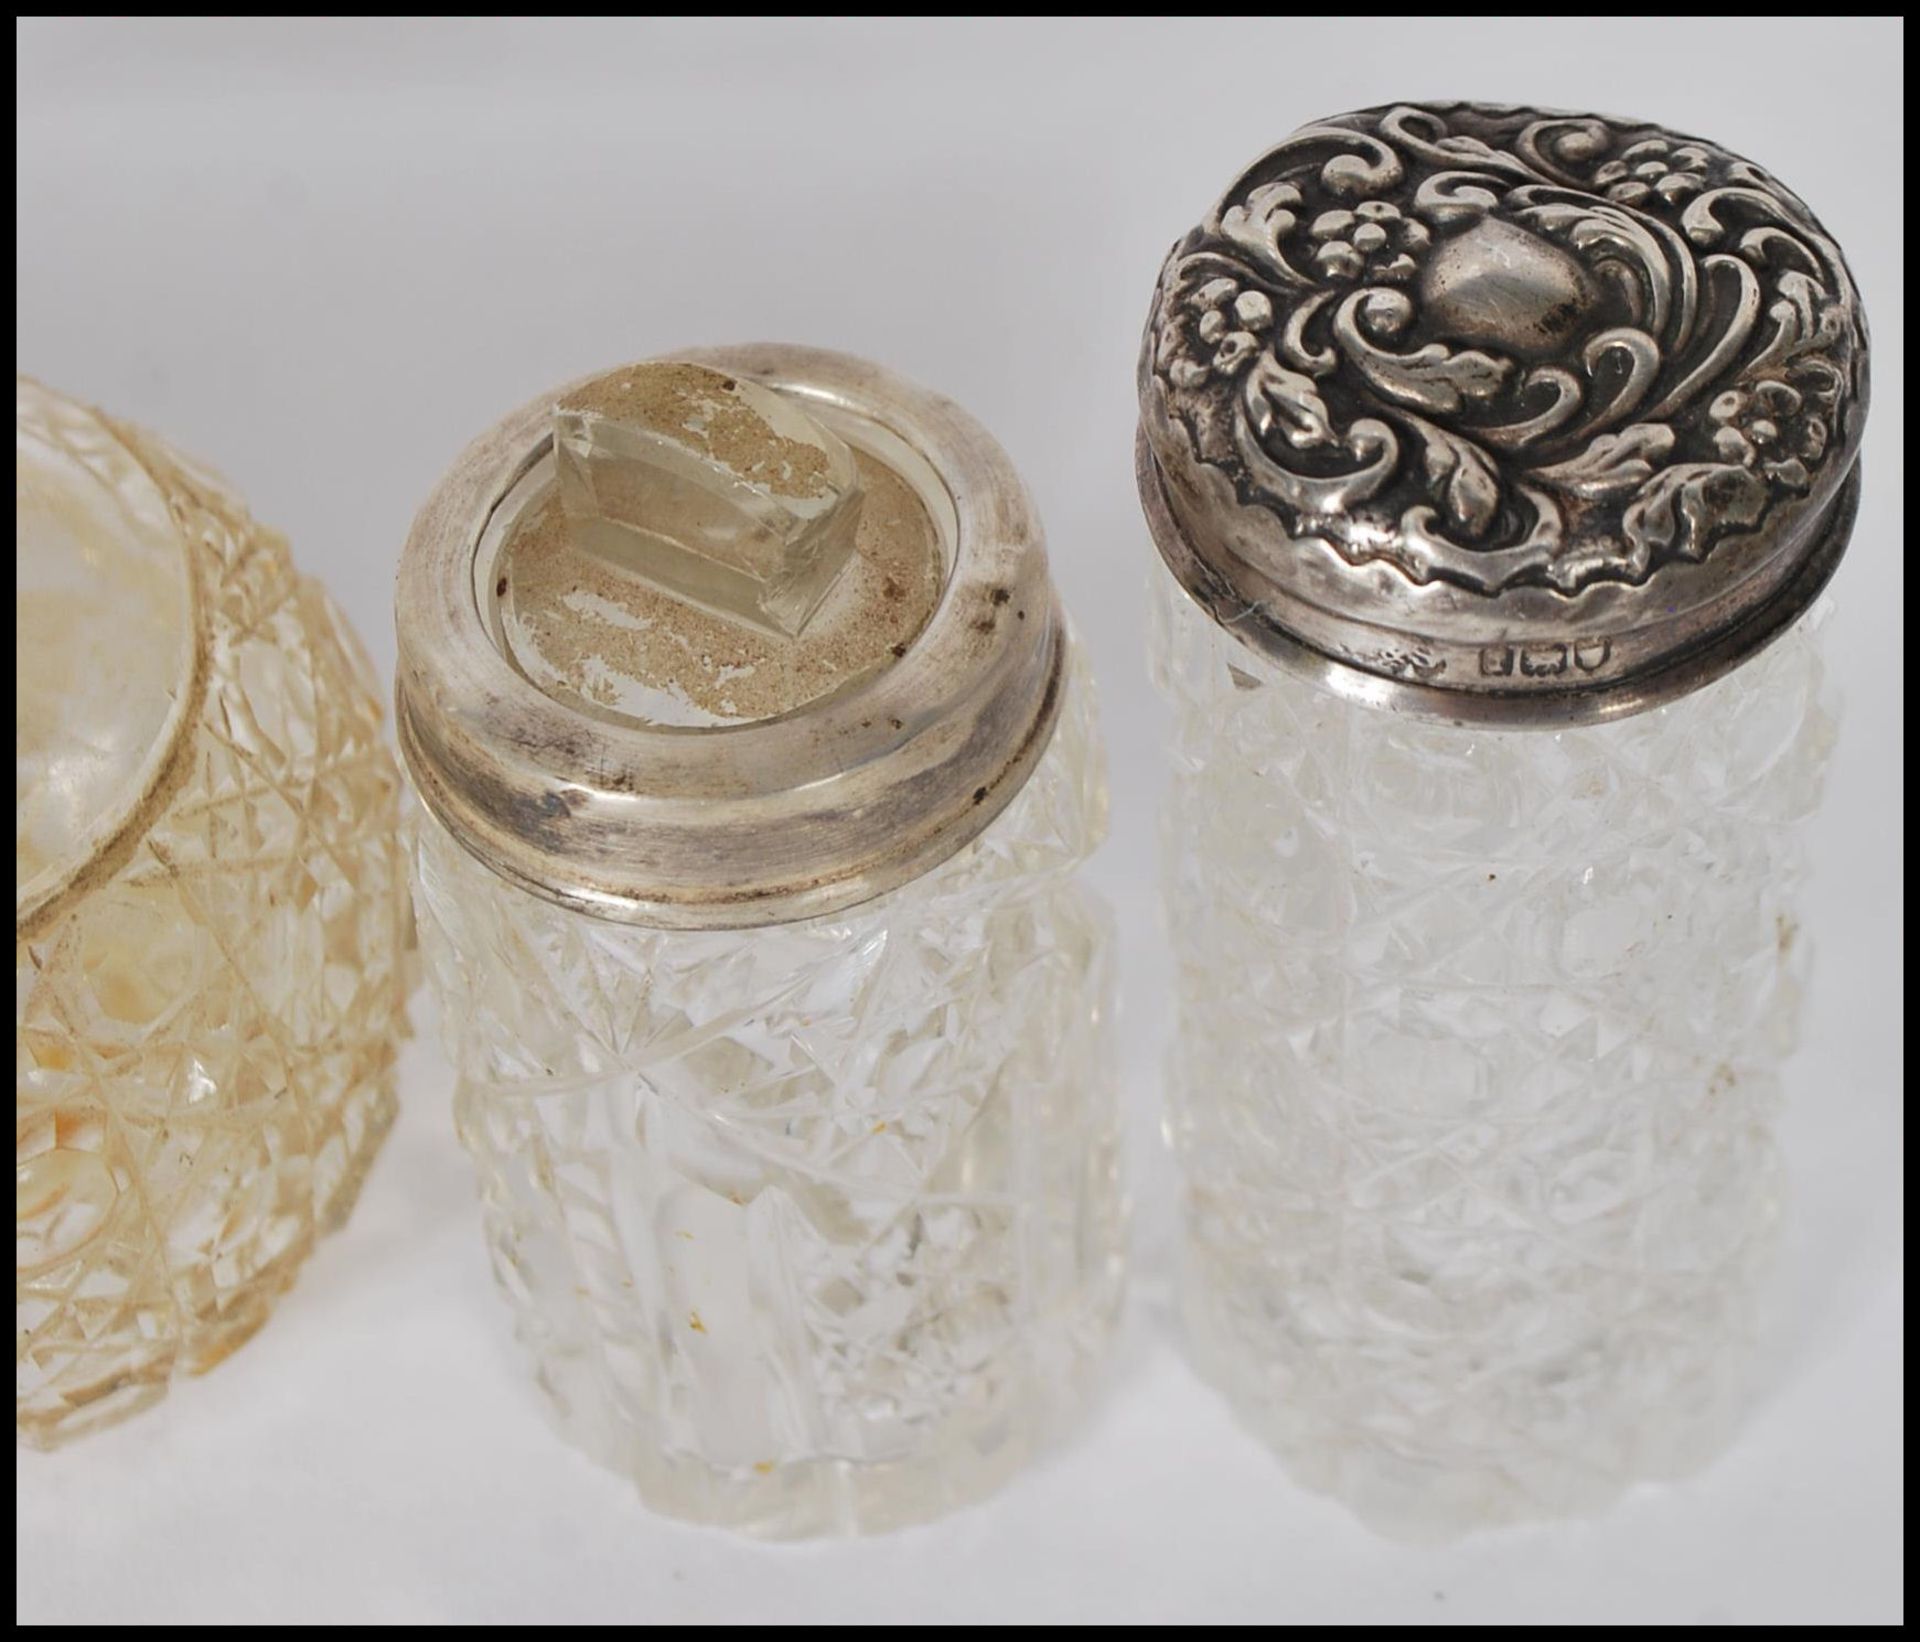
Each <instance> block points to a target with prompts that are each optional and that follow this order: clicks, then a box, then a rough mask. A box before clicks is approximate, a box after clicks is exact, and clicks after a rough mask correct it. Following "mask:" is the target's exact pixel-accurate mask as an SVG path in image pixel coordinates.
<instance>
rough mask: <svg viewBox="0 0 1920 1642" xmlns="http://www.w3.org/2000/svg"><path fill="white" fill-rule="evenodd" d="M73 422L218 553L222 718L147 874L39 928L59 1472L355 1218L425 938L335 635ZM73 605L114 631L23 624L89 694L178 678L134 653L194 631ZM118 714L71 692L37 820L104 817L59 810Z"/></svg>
mask: <svg viewBox="0 0 1920 1642" xmlns="http://www.w3.org/2000/svg"><path fill="white" fill-rule="evenodd" d="M23 404H24V395H23ZM69 413H70V417H69V419H70V420H71V421H73V422H74V423H75V424H76V425H79V424H85V429H84V430H83V431H84V432H85V436H86V437H87V438H88V439H89V440H91V441H92V444H91V445H90V446H89V449H90V454H91V460H92V464H93V468H94V471H95V473H96V475H97V476H99V477H102V478H104V477H107V476H110V475H113V474H118V475H119V476H121V477H123V478H124V479H125V481H126V482H127V483H128V484H129V485H144V486H146V487H147V488H149V489H150V488H151V487H152V484H153V482H154V480H155V479H157V480H158V481H159V482H160V483H162V484H163V485H164V487H165V488H166V491H167V495H166V497H165V502H164V504H163V512H162V517H171V518H173V519H177V520H178V521H179V530H180V534H181V536H182V537H183V538H184V542H183V543H181V544H177V545H176V551H178V552H180V553H182V554H185V553H187V552H191V553H192V554H194V555H195V576H196V578H197V581H198V584H199V592H198V596H197V599H196V600H195V601H194V602H193V604H192V606H191V608H190V611H189V614H188V616H187V618H186V621H185V624H184V627H185V630H186V631H187V632H188V633H189V635H190V639H191V642H190V644H189V650H190V651H191V649H192V648H193V647H194V646H195V645H197V646H201V647H203V650H202V654H201V658H200V665H201V666H203V668H204V674H205V681H206V682H205V688H204V695H203V696H201V697H200V698H199V699H198V701H197V702H195V701H192V700H190V699H188V697H187V696H186V695H185V693H184V687H183V686H179V685H176V686H175V687H174V689H175V694H174V696H173V697H172V699H174V700H176V701H179V702H184V704H185V705H186V706H191V707H192V708H193V711H192V712H191V713H183V720H182V723H181V726H180V735H181V737H182V739H181V740H180V741H179V742H177V743H173V744H170V745H169V747H167V748H163V749H161V751H162V753H164V754H165V758H164V760H163V762H164V763H165V764H166V765H167V770H166V772H165V774H164V777H163V779H161V780H159V781H158V783H157V784H156V785H155V786H154V787H153V788H152V790H151V791H149V792H147V793H146V794H145V796H144V798H143V797H141V793H140V788H139V786H138V785H137V784H136V785H135V786H134V787H133V789H132V792H133V797H134V798H135V799H136V800H138V801H139V802H138V804H137V805H136V806H135V807H134V808H133V809H132V810H131V811H130V813H129V817H128V821H129V829H130V830H126V831H123V832H122V834H121V837H122V838H123V839H124V840H125V848H126V853H125V858H124V859H104V858H103V857H101V856H98V855H96V856H93V857H90V858H87V859H85V860H83V861H82V862H81V863H80V870H81V875H80V876H79V877H78V878H76V879H75V880H74V883H75V886H76V887H77V888H78V890H79V891H80V893H79V894H78V896H77V899H76V898H69V899H67V900H65V901H62V902H61V903H59V904H58V905H57V906H56V907H54V908H53V909H52V913H51V915H50V916H47V917H43V918H38V919H35V920H31V921H30V922H28V923H27V924H24V925H21V926H20V927H19V928H18V930H17V935H18V939H17V944H16V950H15V981H16V991H17V998H18V1005H17V1008H18V1012H17V1015H16V1017H15V1027H16V1045H15V1063H16V1072H15V1078H16V1083H15V1088H16V1104H15V1128H16V1152H15V1161H16V1176H17V1225H16V1233H17V1255H16V1293H15V1302H16V1307H15V1309H16V1329H17V1352H18V1356H17V1374H16V1416H17V1423H18V1427H19V1432H20V1436H21V1438H22V1439H23V1440H24V1441H27V1442H30V1443H34V1444H37V1445H41V1446H45V1445H49V1444H52V1443H54V1442H58V1441H61V1440H64V1439H65V1438H67V1437H70V1436H73V1435H75V1434H77V1433H79V1432H81V1431H84V1430H87V1429H90V1428H92V1427H94V1426H97V1425H99V1424H102V1423H104V1422H105V1421H107V1420H110V1419H115V1418H118V1417H119V1416H121V1415H123V1414H126V1413H129V1412H131V1411H132V1410H134V1409H136V1408H139V1407H141V1406H143V1405H144V1404H146V1403H149V1402H151V1401H153V1400H154V1399H155V1398H157V1397H159V1396H160V1395H161V1394H162V1393H163V1392H164V1391H165V1389H166V1387H167V1385H168V1383H169V1381H170V1380H171V1378H172V1377H173V1375H174V1374H176V1373H181V1372H187V1373H197V1372H199V1371H200V1370H202V1369H205V1368H208V1367H210V1366H211V1365H212V1364H214V1363H217V1362H219V1361H220V1360H221V1359H222V1358H223V1357H225V1356H226V1355H227V1354H228V1353H229V1352H231V1351H232V1350H233V1349H234V1348H235V1347H236V1346H238V1345H239V1344H240V1343H241V1342H242V1341H244V1340H245V1339H246V1338H247V1337H248V1336H249V1335H251V1334H252V1333H253V1331H254V1330H255V1329H256V1328H258V1327H259V1326H260V1324H261V1322H262V1321H263V1320H264V1319H265V1317H266V1315H267V1313H268V1311H269V1309H270V1308H271V1306H272V1304H273V1301H274V1300H275V1298H276V1297H277V1296H278V1295H279V1294H280V1293H281V1292H282V1291H283V1290H284V1289H285V1288H286V1287H287V1285H288V1284H289V1283H290V1282H291V1281H292V1280H293V1278H294V1276H295V1274H296V1273H297V1271H298V1269H299V1267H300V1264H301V1262H302V1261H303V1260H304V1259H305V1258H306V1256H307V1254H308V1252H309V1251H310V1249H311V1248H312V1246H313V1242H314V1239H315V1237H316V1236H317V1235H318V1234H320V1233H322V1232H325V1231H327V1230H330V1229H331V1228H333V1227H334V1226H337V1225H338V1224H339V1223H340V1222H341V1221H342V1220H343V1219H344V1218H345V1217H346V1215H347V1212H348V1211H349V1209H350V1208H351V1207H352V1204H353V1201H354V1198H355V1197H356V1195H357V1194H358V1192H359V1190H360V1185H361V1181H362V1179H363V1178H364V1176H365V1174H366V1171H367V1168H368V1165H369V1163H370V1162H371V1160H372V1157H373V1155H374V1153H375V1151H376V1150H377V1149H378V1147H379V1144H380V1140H381V1138H382V1136H383V1135H384V1134H385V1133H386V1130H387V1128H388V1126H389V1125H390V1124H391V1122H392V1119H393V1112H394V1096H393V1058H394V1049H395V1044H396V1041H397V1040H398V1038H399V1037H400V1036H401V1035H402V1033H403V1032H404V1029H405V991H406V988H405V984H404V983H405V979H406V976H405V969H406V962H407V939H408V928H409V917H408V909H407V902H406V894H405V864H404V858H403V855H402V851H401V847H400V843H399V838H398V830H397V825H396V823H397V820H398V814H399V803H400V782H399V772H398V770H397V769H396V767H395V765H394V762H393V758H392V755H391V754H390V753H389V752H388V750H387V748H386V745H385V743H384V742H383V740H382V738H381V730H380V698H379V693H378V688H377V686H376V684H375V682H374V680H373V677H372V674H371V669H370V668H369V667H368V665H367V663H366V661H365V658H364V656H363V655H362V654H361V652H360V650H359V647H358V645H357V643H356V642H355V640H354V639H353V637H352V635H351V634H350V633H349V632H348V631H347V630H346V627H345V625H344V623H343V622H342V620H341V618H340V616H339V613H338V611H337V610H336V609H335V608H334V606H333V605H332V604H331V602H330V601H329V600H328V599H327V597H326V595H325V593H323V592H322V591H321V590H320V588H319V587H318V586H317V585H316V584H314V583H313V582H310V581H306V580H304V579H303V578H301V577H300V576H299V575H298V573H297V572H296V571H295V570H294V567H293V565H292V562H291V560H290V558H289V556H288V553H287V549H286V544H285V542H283V541H282V540H280V539H279V538H278V537H276V536H274V535H272V534H271V533H270V532H267V531H264V530H262V529H261V528H260V527H259V526H257V525H256V524H254V522H253V521H252V520H250V519H248V518H247V516H246V514H245V512H244V511H243V510H242V509H241V508H240V506H239V504H238V503H237V502H236V501H235V500H234V499H233V498H232V497H231V496H229V495H227V494H226V493H225V492H224V491H222V490H219V489H218V488H216V487H215V486H214V485H213V483H212V482H211V481H208V480H204V479H202V478H200V477H197V476H192V475H189V474H188V473H186V472H185V471H184V470H182V469H180V468H177V467H175V466H174V465H173V463H172V461H171V459H170V458H169V457H168V455H167V453H165V452H164V451H162V450H160V449H159V447H157V446H153V445H150V444H148V443H147V442H145V441H140V445H139V449H140V456H141V463H144V467H142V466H141V465H139V464H136V463H135V461H134V460H133V458H132V457H131V456H129V455H128V454H127V450H126V448H125V447H123V446H121V445H120V444H119V443H118V442H117V438H116V437H115V436H112V435H109V434H108V432H107V431H106V429H105V428H104V425H103V424H100V423H98V422H97V421H95V420H94V419H92V418H91V417H89V416H87V415H86V413H83V412H80V411H79V409H78V407H62V408H61V410H60V411H59V414H60V415H62V416H68V415H69ZM24 416H25V412H24V411H23V419H24ZM86 430H90V431H86ZM24 437H25V436H24V433H23V441H24ZM76 437H78V435H76ZM136 437H137V436H134V435H127V438H128V439H129V440H132V439H135V438H136ZM109 458H111V459H112V463H111V464H110V462H109ZM112 464H117V465H112ZM149 473H150V474H151V475H152V476H153V477H151V478H149V477H148V474H149ZM23 505H24V504H23ZM168 510H170V512H169V511H168ZM20 545H21V552H22V554H23V556H24V555H27V554H29V553H39V552H42V551H45V552H50V553H58V554H59V555H61V556H62V557H61V562H60V564H58V565H51V566H36V567H33V569H32V571H31V574H30V572H29V567H28V566H27V565H26V564H25V563H24V561H23V565H22V570H21V579H22V582H23V585H31V586H32V587H33V588H36V589H44V588H50V587H55V586H57V585H59V584H60V583H61V581H62V578H65V579H66V580H67V581H69V582H75V581H84V580H85V579H86V577H87V576H88V575H102V576H112V575H117V574H118V573H119V572H118V570H117V568H115V567H116V564H117V560H116V554H115V552H114V550H113V549H112V547H111V544H109V543H106V542H103V541H101V540H99V539H98V538H94V537H90V538H86V539H82V538H81V537H79V536H74V535H68V536H64V537H63V536H58V535H55V534H52V533H46V532H40V533H30V532H26V531H24V530H23V533H22V537H21V544H20ZM76 608H78V609H83V610H84V609H88V608H95V609H97V608H98V605H97V604H96V605H93V606H89V605H86V604H75V603H74V601H73V600H72V599H71V598H69V599H67V600H66V601H65V602H64V603H61V602H45V603H35V604H34V606H33V613H32V615H31V617H30V616H29V613H28V603H27V601H26V600H24V599H23V602H22V620H23V622H24V621H27V620H29V619H33V620H36V621H38V622H39V623H40V624H41V630H40V631H39V632H38V633H37V634H36V635H35V642H36V645H37V647H38V648H40V649H42V650H47V649H58V650H61V651H62V653H63V654H64V656H65V657H66V660H67V663H68V664H69V665H70V666H73V667H74V668H76V669H77V670H82V671H84V670H86V669H90V668H102V669H120V670H122V671H124V672H125V673H126V674H128V675H129V676H132V677H134V678H136V679H138V678H143V677H151V676H154V675H155V674H156V673H159V672H164V671H166V668H165V667H164V666H162V665H160V664H158V663H156V662H155V660H154V658H153V657H151V656H143V655H140V654H137V653H136V652H137V651H138V650H139V649H140V647H141V646H142V645H144V644H146V643H149V642H159V643H162V644H166V645H171V644H173V643H174V642H175V641H176V638H177V634H176V632H175V631H174V630H173V629H171V628H168V627H165V626H163V625H161V624H157V623H156V624H150V625H149V626H143V625H142V624H141V623H139V622H133V621H109V622H107V623H106V625H105V626H100V625H97V624H96V623H94V622H92V621H83V622H81V623H79V624H78V625H75V624H73V623H72V622H68V623H67V625H65V626H64V627H62V626H60V625H59V624H60V622H61V621H62V619H63V617H62V612H63V611H71V610H73V609H76ZM25 648H26V646H25V645H24V644H23V645H22V649H23V652H24V650H25ZM43 694H45V692H43ZM105 694H106V692H102V691H95V692H94V693H93V695H91V696H89V695H87V694H85V693H84V692H82V693H77V694H74V695H62V696H61V697H60V702H59V705H60V706H61V708H62V713H63V714H64V716H59V717H57V718H56V716H55V715H54V714H53V712H52V711H51V708H52V706H53V705H54V702H53V696H52V695H51V694H47V699H46V703H45V704H46V705H47V706H48V708H49V710H48V711H47V712H45V713H42V714H41V715H40V719H39V721H38V722H39V723H40V724H41V726H42V729H41V730H40V731H36V732H35V733H33V734H31V735H30V734H28V733H26V731H25V730H24V729H23V734H22V737H21V741H22V745H23V748H24V747H25V746H27V745H29V744H31V745H34V746H35V747H36V748H37V749H38V750H39V753H40V757H39V759H38V761H37V762H36V765H35V770H34V773H33V777H32V780H31V781H30V782H29V787H30V788H31V789H32V790H31V791H26V792H23V795H22V802H21V809H22V811H23V813H29V812H30V813H34V814H39V815H41V816H45V815H46V814H48V813H50V810H51V808H52V805H53V800H54V799H60V798H64V797H70V796H71V794H72V793H74V792H80V793H83V794H97V793H98V792H99V791H101V790H102V789H101V786H100V784H99V783H97V782H95V783H92V784H88V783H86V782H75V781H66V784H65V785H64V786H62V781H63V779H64V778H63V776H62V773H61V772H62V771H63V770H71V769H72V768H74V767H75V766H76V764H77V763H79V762H80V761H76V760H74V759H71V758H63V757H62V756H61V751H60V750H61V749H63V748H65V747H66V746H67V745H68V744H69V742H71V741H72V740H74V739H76V738H77V739H78V740H79V741H80V743H81V744H82V745H83V746H84V747H86V748H88V749H90V750H97V749H99V748H101V747H103V746H107V745H111V744H113V742H114V740H115V739H116V738H119V739H121V740H125V737H124V735H123V734H122V732H123V731H125V730H126V728H127V727H128V725H129V724H130V723H131V722H132V721H130V720H128V719H126V718H125V717H124V715H123V716H121V717H120V718H117V719H111V720H109V723H108V726H107V729H109V730H111V732H112V733H111V734H109V733H107V730H103V729H102V728H100V727H98V726H96V727H94V728H93V730H92V731H91V733H90V731H89V726H88V724H86V723H83V722H80V721H78V720H76V719H75V717H74V716H73V713H72V711H71V708H72V703H73V701H75V700H81V701H87V702H92V703H96V704H97V702H98V701H99V699H100V698H101V697H102V696H103V695H105ZM26 705H27V704H26V701H25V698H24V693H23V713H24V712H25V710H26ZM129 744H130V745H132V744H131V743H129ZM141 750H142V748H141V747H140V746H139V745H133V751H134V752H135V753H139V752H141ZM138 763H139V760H138V759H136V758H131V757H127V758H119V759H117V760H116V761H115V768H116V769H117V770H120V771H124V770H127V769H132V768H135V767H137V766H138ZM23 770H24V764H23ZM119 784H120V785H121V786H124V785H125V782H124V781H121V782H120V783H119ZM50 788H51V789H55V790H54V791H53V792H52V794H51V796H49V789H50ZM99 807H100V801H99V800H98V798H97V797H90V798H89V799H88V801H87V802H86V803H85V804H83V805H80V806H79V809H78V810H76V813H79V811H81V810H84V811H85V812H87V814H88V815H91V814H92V813H93V812H94V811H95V810H97V809H98V808H99ZM89 874H90V875H91V876H89Z"/></svg>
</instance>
